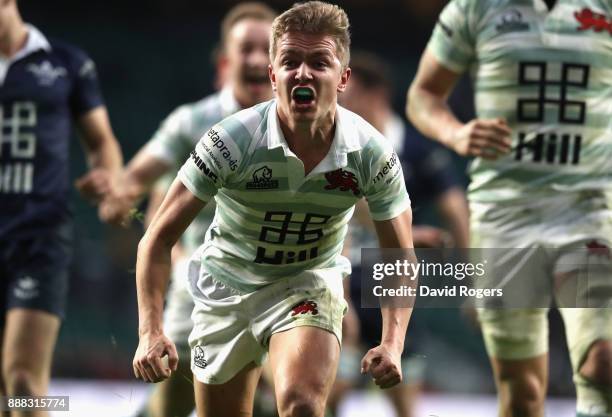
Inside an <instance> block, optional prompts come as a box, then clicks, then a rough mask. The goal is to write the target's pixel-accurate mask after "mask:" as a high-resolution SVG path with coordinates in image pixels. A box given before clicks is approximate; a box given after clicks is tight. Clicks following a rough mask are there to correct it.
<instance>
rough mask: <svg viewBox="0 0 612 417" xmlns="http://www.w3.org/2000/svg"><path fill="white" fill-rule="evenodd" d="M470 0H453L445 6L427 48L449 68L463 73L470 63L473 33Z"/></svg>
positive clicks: (472, 56) (473, 43)
mask: <svg viewBox="0 0 612 417" xmlns="http://www.w3.org/2000/svg"><path fill="white" fill-rule="evenodd" d="M473 3H474V2H473V0H452V1H451V2H450V3H449V4H447V5H446V7H445V8H444V10H442V13H441V14H440V17H439V18H438V22H437V23H436V26H435V28H434V31H433V33H432V35H431V38H430V40H429V43H428V45H427V49H428V50H429V51H430V52H431V53H433V55H434V56H435V57H436V59H437V60H438V61H439V62H440V63H441V64H442V65H444V66H445V67H447V68H448V69H450V70H452V71H454V72H456V73H463V72H464V71H466V70H467V68H468V66H469V65H470V63H471V62H472V60H473V58H474V55H475V52H474V45H475V36H474V32H473V30H472V25H471V23H472V21H473V13H472V8H473V7H474V5H473Z"/></svg>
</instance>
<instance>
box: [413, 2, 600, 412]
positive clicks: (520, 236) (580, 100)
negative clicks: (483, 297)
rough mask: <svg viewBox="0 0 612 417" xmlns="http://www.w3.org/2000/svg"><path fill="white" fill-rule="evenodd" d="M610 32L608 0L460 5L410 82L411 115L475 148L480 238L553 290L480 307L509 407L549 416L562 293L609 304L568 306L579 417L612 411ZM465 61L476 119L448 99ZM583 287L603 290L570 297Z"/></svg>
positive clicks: (425, 128) (436, 133) (473, 206)
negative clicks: (459, 114) (551, 350)
mask: <svg viewBox="0 0 612 417" xmlns="http://www.w3.org/2000/svg"><path fill="white" fill-rule="evenodd" d="M611 28H612V5H611V4H610V2H609V1H583V0H577V1H568V0H557V1H554V0H547V1H543V0H529V1H518V0H503V1H492V0H474V1H467V0H453V1H451V2H450V3H449V4H448V6H447V7H446V8H445V9H444V11H443V12H442V14H441V15H440V18H439V21H438V24H437V26H436V28H435V30H434V32H433V35H432V37H431V40H430V42H429V44H428V46H427V49H426V51H425V53H424V54H423V57H422V58H421V62H420V66H419V70H418V73H417V76H416V78H415V80H414V81H413V83H412V85H411V87H410V90H409V94H408V107H407V113H408V116H409V117H410V119H411V120H412V122H413V123H414V124H415V125H416V126H417V127H418V128H419V129H420V130H421V131H422V132H423V133H424V134H426V135H427V136H430V137H432V138H434V139H436V140H438V141H440V142H441V143H443V144H445V145H446V146H448V147H449V148H451V149H453V150H455V151H456V152H457V153H459V154H460V155H464V156H473V157H476V159H475V160H474V161H473V163H472V165H471V169H470V171H471V177H472V182H471V185H470V187H469V189H468V190H469V191H468V198H469V202H470V211H471V219H470V220H471V242H470V244H471V246H472V247H475V248H530V250H518V249H514V250H509V251H508V253H507V255H508V256H506V257H505V259H503V260H501V259H500V260H499V261H500V264H501V263H503V264H506V265H507V266H512V268H513V271H512V272H513V273H514V274H515V275H516V276H515V277H514V278H513V280H514V281H516V279H520V277H525V278H527V279H526V280H525V282H531V283H536V284H535V285H540V287H541V288H550V289H551V291H539V292H529V291H523V293H522V298H524V299H527V300H529V301H530V303H529V307H533V308H498V309H493V308H484V309H482V310H480V311H479V318H480V322H481V327H482V330H483V335H484V339H485V344H486V347H487V351H488V354H489V356H490V358H491V363H492V367H493V372H494V377H495V382H496V385H497V389H498V394H499V408H500V412H499V413H500V416H529V417H536V416H537V417H540V416H543V415H544V400H545V395H546V387H547V382H548V381H547V375H548V322H547V311H548V306H549V305H550V303H551V300H552V299H553V297H554V299H555V301H556V302H557V305H558V306H560V307H576V306H586V305H590V304H588V303H591V302H592V301H594V300H596V301H597V302H598V304H596V305H595V306H598V307H602V308H561V310H560V311H561V315H562V317H563V320H564V322H565V329H566V334H567V342H568V347H569V351H570V356H571V363H572V368H573V374H574V382H575V385H576V394H577V415H578V416H581V417H584V416H591V417H593V416H598V417H603V416H608V417H609V416H612V309H610V308H605V307H606V306H608V307H609V306H610V289H611V288H612V279H611V278H612V267H611V264H610V262H611V261H610V251H609V247H610V244H611V239H612V210H610V204H611V200H610V198H609V197H610V187H611V184H612V182H611V181H610V179H611V174H612V158H611V157H612V145H611V143H612V132H611V131H610V102H611V100H612V77H611V76H610V70H609V68H610V65H611V64H612V36H611V34H612V29H611ZM468 70H469V71H470V73H471V74H472V76H473V79H474V88H475V102H476V109H477V118H476V119H474V120H471V121H469V122H467V123H463V122H461V121H459V120H457V118H456V117H455V116H454V115H453V113H452V112H451V110H449V107H448V105H447V103H446V99H447V97H448V95H449V93H450V92H451V90H452V89H453V86H454V85H455V83H456V82H457V80H458V78H459V77H460V75H461V74H463V73H464V72H467V71H468ZM538 249H541V250H538ZM542 253H545V255H542ZM508 270H509V268H508ZM587 277H588V279H587ZM578 280H580V282H576V281H578ZM538 282H541V284H537V283H538ZM587 282H588V284H589V286H591V288H592V289H596V291H586V292H578V293H575V295H576V298H574V299H573V302H572V301H571V300H569V299H568V298H564V297H563V291H562V290H563V289H564V288H566V287H567V286H568V285H570V284H571V285H574V286H575V285H578V286H580V285H582V284H584V283H587ZM506 283H507V284H508V285H511V284H512V280H510V281H506ZM519 285H524V284H520V283H519ZM525 288H528V286H527V285H525ZM587 294H588V296H589V297H594V298H592V299H587V298H586V296H587ZM511 301H512V302H513V303H515V302H516V300H511ZM516 305H517V304H514V306H516ZM510 307H511V306H510Z"/></svg>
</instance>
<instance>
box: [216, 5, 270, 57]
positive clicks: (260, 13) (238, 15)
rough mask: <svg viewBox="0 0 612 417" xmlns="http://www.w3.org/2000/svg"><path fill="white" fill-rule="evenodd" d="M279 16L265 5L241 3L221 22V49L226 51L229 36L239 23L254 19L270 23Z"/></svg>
mask: <svg viewBox="0 0 612 417" xmlns="http://www.w3.org/2000/svg"><path fill="white" fill-rule="evenodd" d="M276 16H278V13H276V11H274V9H272V8H271V7H269V6H268V5H266V4H264V3H259V2H248V3H240V4H238V5H237V6H234V7H233V8H232V9H230V11H229V12H227V14H226V15H225V17H224V18H223V21H222V22H221V43H220V45H219V46H220V49H221V50H225V48H226V47H227V40H228V38H229V34H230V32H231V31H232V29H233V28H234V26H236V25H237V24H238V23H240V22H242V21H243V20H247V19H253V20H258V21H262V22H270V23H272V21H273V20H274V18H275V17H276Z"/></svg>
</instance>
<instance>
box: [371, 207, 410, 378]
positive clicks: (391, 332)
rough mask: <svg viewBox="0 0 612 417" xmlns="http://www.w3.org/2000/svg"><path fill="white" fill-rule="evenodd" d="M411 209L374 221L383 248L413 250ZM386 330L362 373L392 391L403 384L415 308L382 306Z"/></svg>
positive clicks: (372, 350)
mask: <svg viewBox="0 0 612 417" xmlns="http://www.w3.org/2000/svg"><path fill="white" fill-rule="evenodd" d="M411 224H412V210H411V209H407V210H406V211H404V212H403V213H402V214H400V215H399V216H397V217H395V218H393V219H391V220H385V221H375V222H374V225H375V227H376V232H377V234H378V240H379V243H380V247H381V248H403V249H411V248H413V244H412V231H411ZM381 314H382V320H383V329H382V336H381V343H380V345H379V346H377V347H375V348H374V349H371V350H370V351H368V353H367V354H366V355H365V357H364V358H363V360H362V363H361V366H362V372H369V373H370V374H371V375H372V377H373V378H374V381H375V382H376V384H377V385H378V386H380V387H381V388H390V387H392V386H394V385H396V384H398V383H399V382H401V381H402V371H401V354H402V351H403V350H404V338H405V337H406V330H407V328H408V322H409V321H410V316H411V315H412V308H408V307H391V306H382V307H381Z"/></svg>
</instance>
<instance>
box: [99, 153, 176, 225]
mask: <svg viewBox="0 0 612 417" xmlns="http://www.w3.org/2000/svg"><path fill="white" fill-rule="evenodd" d="M169 169H170V165H169V164H168V163H167V162H165V161H163V160H162V159H159V158H156V157H155V156H153V155H151V154H149V153H148V152H147V151H146V150H144V149H141V150H140V151H139V152H138V153H137V154H136V156H134V157H133V158H132V160H131V161H130V162H129V164H128V165H127V167H126V168H125V170H124V171H123V172H122V173H121V175H120V178H119V180H118V181H117V184H116V186H115V187H113V189H112V190H111V192H110V193H109V196H108V198H106V199H105V200H104V201H103V202H102V205H101V210H102V212H103V213H104V216H105V217H106V218H107V219H108V221H109V222H111V223H114V224H125V223H126V222H127V221H128V216H129V213H130V211H131V210H132V209H133V208H134V207H136V205H137V204H138V202H139V201H140V200H141V199H142V198H143V196H144V195H145V194H146V193H147V192H148V191H149V190H151V188H152V186H153V184H154V183H155V181H156V180H158V179H159V178H160V177H161V176H162V175H163V174H165V173H166V172H167V171H168V170H169Z"/></svg>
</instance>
